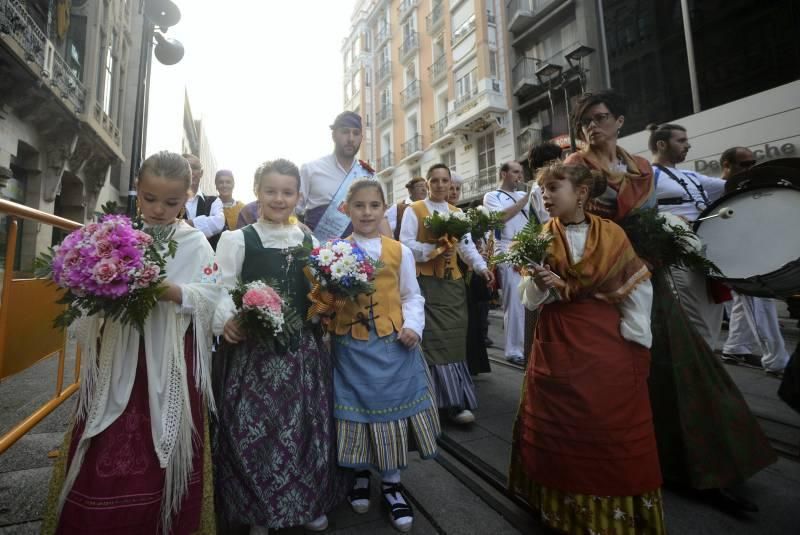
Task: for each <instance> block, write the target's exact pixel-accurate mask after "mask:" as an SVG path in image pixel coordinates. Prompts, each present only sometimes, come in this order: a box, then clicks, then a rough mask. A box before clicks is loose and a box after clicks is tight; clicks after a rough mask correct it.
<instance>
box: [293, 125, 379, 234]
mask: <svg viewBox="0 0 800 535" xmlns="http://www.w3.org/2000/svg"><path fill="white" fill-rule="evenodd" d="M330 128H331V139H332V140H333V145H334V150H333V153H332V154H328V155H326V156H323V157H322V158H319V159H317V160H314V161H312V162H309V163H307V164H305V165H303V167H301V169H300V194H301V199H300V202H299V203H298V207H297V210H298V212H300V213H305V218H304V222H305V224H306V225H308V227H309V228H310V229H311V230H312V231H314V233H315V235H317V238H318V239H320V240H321V241H322V240H324V239H329V238H330V237H334V236H322V235H321V234H320V232H321V228H320V227H321V225H322V226H325V225H328V224H329V223H330V220H331V219H333V218H335V217H336V209H337V208H338V206H335V207H332V208H331V210H330V211H329V210H328V208H329V207H330V206H331V204H332V203H334V201H336V204H337V205H338V204H341V200H342V199H343V198H344V194H346V192H347V189H348V188H349V186H350V183H352V181H353V180H355V179H358V178H372V177H373V174H374V171H372V169H371V168H370V167H369V165H367V164H366V162H363V161H361V160H357V159H356V154H358V149H359V148H360V147H361V140H362V137H363V134H362V130H361V116H360V115H358V114H357V113H355V112H352V111H345V112H342V113H340V114H339V115H338V116H337V117H336V119H335V120H334V122H333V124H332V125H331V127H330ZM330 228H335V229H336V230H337V232H338V231H339V228H338V227H337V226H336V225H333V226H332V227H330ZM351 230H352V227H351V226H347V227H346V228H343V229H341V236H342V237H344V236H347V235H349V234H350V231H351ZM380 230H381V232H382V233H383V234H385V235H387V236H391V230H390V229H389V224H388V223H387V222H386V221H385V220H383V221H381V225H380Z"/></svg>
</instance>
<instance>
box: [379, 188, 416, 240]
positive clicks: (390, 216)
mask: <svg viewBox="0 0 800 535" xmlns="http://www.w3.org/2000/svg"><path fill="white" fill-rule="evenodd" d="M412 202H414V201H412V200H411V197H406V199H405V200H404V201H403V204H405V205H406V206H408V205H410V204H411V203H412ZM384 217H386V221H387V222H388V223H389V228H390V229H392V234H394V230H395V228H397V203H392V205H391V206H390V207H389V209H388V210H386V214H385V215H384Z"/></svg>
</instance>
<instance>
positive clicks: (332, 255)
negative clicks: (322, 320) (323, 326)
mask: <svg viewBox="0 0 800 535" xmlns="http://www.w3.org/2000/svg"><path fill="white" fill-rule="evenodd" d="M381 267H383V265H382V263H381V262H379V261H375V260H373V259H372V258H370V257H369V255H368V254H367V253H366V252H364V250H363V249H362V248H361V247H359V246H358V244H357V243H355V242H354V241H350V240H342V239H338V240H330V241H327V242H325V243H324V244H322V245H321V246H319V247H315V248H314V249H312V250H311V254H310V255H309V258H308V268H309V271H310V275H311V279H312V280H313V282H314V287H313V289H312V291H311V296H310V297H311V301H312V303H313V306H312V307H311V308H310V309H309V311H308V317H309V318H311V317H312V316H314V315H317V314H321V315H326V314H330V313H331V312H336V311H337V310H341V308H342V307H343V306H344V300H345V299H355V298H356V296H358V295H360V294H371V293H373V292H374V291H375V274H376V272H377V270H378V269H380V268H381Z"/></svg>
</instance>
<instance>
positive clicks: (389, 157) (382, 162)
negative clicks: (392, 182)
mask: <svg viewBox="0 0 800 535" xmlns="http://www.w3.org/2000/svg"><path fill="white" fill-rule="evenodd" d="M393 165H394V153H393V152H392V151H389V152H387V153H386V154H384V155H383V156H381V157H380V158H378V171H383V170H384V169H388V168H389V167H392V166H393Z"/></svg>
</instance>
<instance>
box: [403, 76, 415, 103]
mask: <svg viewBox="0 0 800 535" xmlns="http://www.w3.org/2000/svg"><path fill="white" fill-rule="evenodd" d="M417 100H419V80H414V81H412V82H411V83H410V84H408V85H407V86H406V88H405V89H403V90H402V91H400V103H401V104H402V105H403V106H408V105H410V104H413V103H414V102H416V101H417Z"/></svg>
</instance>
